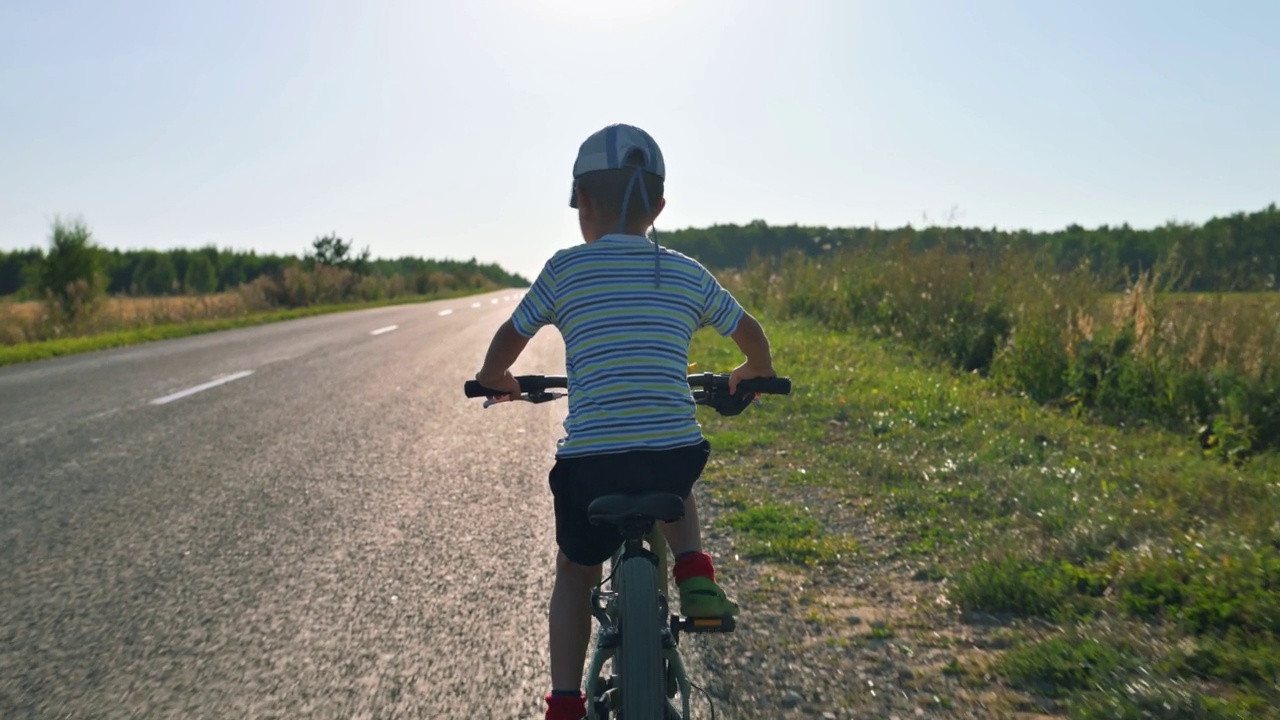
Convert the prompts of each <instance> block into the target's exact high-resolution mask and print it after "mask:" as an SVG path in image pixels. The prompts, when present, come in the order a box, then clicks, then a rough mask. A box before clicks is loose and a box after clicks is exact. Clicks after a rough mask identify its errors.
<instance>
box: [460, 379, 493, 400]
mask: <svg viewBox="0 0 1280 720" xmlns="http://www.w3.org/2000/svg"><path fill="white" fill-rule="evenodd" d="M463 390H464V391H465V392H466V394H467V397H469V398H482V397H493V396H497V395H502V394H503V393H500V392H498V391H497V390H491V389H489V388H487V387H485V386H483V385H481V384H480V383H478V382H476V381H475V380H468V381H467V383H466V385H465V386H464V387H463Z"/></svg>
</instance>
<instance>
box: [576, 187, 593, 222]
mask: <svg viewBox="0 0 1280 720" xmlns="http://www.w3.org/2000/svg"><path fill="white" fill-rule="evenodd" d="M573 194H574V196H575V197H577V198H578V211H579V212H582V213H585V214H586V215H594V214H595V210H596V208H595V204H594V203H592V202H591V196H590V195H588V194H586V193H585V192H583V190H582V188H580V187H575V188H574V189H573Z"/></svg>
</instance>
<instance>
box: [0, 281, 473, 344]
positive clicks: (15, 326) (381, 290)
mask: <svg viewBox="0 0 1280 720" xmlns="http://www.w3.org/2000/svg"><path fill="white" fill-rule="evenodd" d="M496 287H497V286H496V285H495V284H494V283H493V282H492V281H490V280H488V279H487V278H485V277H483V276H481V275H479V274H476V275H474V276H471V277H460V276H457V275H452V274H449V273H442V272H432V273H422V274H420V275H418V276H411V277H404V276H401V275H393V276H389V277H388V276H381V275H359V274H356V273H352V272H350V271H348V270H345V269H341V268H335V267H330V266H317V267H316V268H314V269H312V270H306V269H304V268H302V267H300V266H296V265H294V266H288V267H286V268H285V269H284V270H283V272H282V273H281V274H280V275H279V276H278V277H273V276H268V275H264V276H260V277H258V278H257V279H255V280H254V281H253V282H250V283H246V284H244V285H241V286H240V287H238V288H236V289H235V290H233V291H229V292H224V293H218V294H213V295H185V296H173V297H111V298H97V299H93V300H89V299H87V297H88V296H87V295H86V299H85V300H84V301H83V302H81V301H80V300H78V299H77V298H78V297H79V295H78V294H77V293H76V292H74V289H73V292H72V293H70V295H71V302H70V305H68V304H67V303H64V302H55V301H54V300H53V299H48V300H46V301H29V302H13V301H8V300H3V299H0V345H17V344H20V343H26V342H38V341H42V340H54V339H59V338H66V337H83V336H90V335H97V334H101V333H108V332H118V331H127V330H134V329H138V328H144V327H151V326H156V325H172V324H182V323H188V322H193V321H200V320H219V319H230V318H238V317H243V316H246V315H249V314H253V313H261V312H267V311H271V310H276V309H283V308H301V307H311V306H316V305H334V304H343V303H351V302H376V301H382V300H390V299H395V298H406V297H413V296H424V297H429V296H433V295H437V294H440V293H443V292H451V291H457V290H464V289H466V290H476V291H481V290H487V289H496ZM68 308H69V309H68Z"/></svg>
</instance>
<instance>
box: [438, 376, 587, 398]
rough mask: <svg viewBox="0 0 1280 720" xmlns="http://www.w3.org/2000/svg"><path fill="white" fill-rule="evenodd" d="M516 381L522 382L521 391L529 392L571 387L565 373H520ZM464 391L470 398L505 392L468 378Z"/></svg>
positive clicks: (491, 395)
mask: <svg viewBox="0 0 1280 720" xmlns="http://www.w3.org/2000/svg"><path fill="white" fill-rule="evenodd" d="M516 382H518V383H520V391H521V392H527V393H539V392H545V391H547V390H551V389H553V388H567V387H569V379H568V378H567V377H565V376H563V375H520V376H517V377H516ZM463 392H465V393H466V395H467V397H469V398H480V397H494V396H498V395H502V394H503V393H500V392H498V391H497V390H493V389H491V388H487V387H485V386H483V385H481V384H480V383H478V382H476V381H475V380H468V381H467V382H466V384H465V385H464V386H463Z"/></svg>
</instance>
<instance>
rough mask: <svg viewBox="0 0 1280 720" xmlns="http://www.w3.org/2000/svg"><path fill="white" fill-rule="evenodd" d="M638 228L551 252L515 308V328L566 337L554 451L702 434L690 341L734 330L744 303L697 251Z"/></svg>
mask: <svg viewBox="0 0 1280 720" xmlns="http://www.w3.org/2000/svg"><path fill="white" fill-rule="evenodd" d="M654 254H655V253H654V245H653V243H652V242H650V241H649V240H648V239H647V238H645V237H642V236H639V235H621V234H612V235H606V236H604V237H602V238H600V239H599V240H596V241H595V242H592V243H586V244H584V245H578V246H576V247H572V248H568V249H565V250H561V251H560V252H557V253H556V254H555V255H554V256H552V258H551V259H550V260H548V261H547V263H546V265H545V266H544V267H543V268H542V272H541V273H540V274H539V275H538V278H537V279H536V280H535V281H534V283H533V286H532V287H530V288H529V291H528V293H526V294H525V296H524V299H522V300H521V301H520V305H519V307H517V308H516V310H515V313H514V314H513V315H512V318H511V319H512V323H513V324H514V326H515V329H516V332H518V333H520V334H521V335H523V336H524V337H533V335H534V334H535V333H536V332H537V331H538V329H539V328H541V327H542V326H544V325H553V326H555V327H556V328H557V329H558V330H559V331H560V334H561V335H562V336H563V337H564V343H565V370H566V373H565V374H566V375H567V376H568V378H569V417H568V418H567V419H566V420H565V423H564V428H565V432H566V437H565V438H563V439H562V440H561V441H560V446H559V448H558V449H557V451H556V455H557V456H558V457H571V456H575V455H589V454H600V453H612V452H622V451H624V450H636V449H665V448H675V447H683V446H687V445H693V444H696V443H699V442H702V439H703V437H702V426H701V425H699V423H698V420H697V417H696V415H695V411H696V406H695V405H694V403H693V396H692V394H691V393H690V391H689V383H688V380H687V377H688V370H689V366H688V359H689V342H690V340H691V339H692V338H693V334H694V333H695V332H696V331H697V330H698V329H700V328H703V327H711V328H714V329H715V330H716V332H719V333H720V334H721V335H730V334H732V333H733V331H734V330H735V329H737V327H738V322H739V321H740V320H741V319H742V316H743V309H742V306H741V305H740V304H739V303H738V301H737V300H735V299H734V297H733V295H731V294H730V293H729V291H727V290H725V289H724V288H723V287H721V285H720V283H719V282H717V281H716V279H715V277H714V276H713V275H712V274H711V273H710V272H708V271H707V269H706V268H705V267H703V266H702V265H701V264H700V263H698V261H696V260H694V259H693V258H690V257H687V256H685V255H682V254H680V253H678V252H676V251H674V250H670V249H667V248H659V250H658V255H659V258H658V260H659V264H658V272H660V275H659V276H658V277H659V278H660V280H661V283H660V284H659V286H657V287H655V283H654V278H655V265H654Z"/></svg>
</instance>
